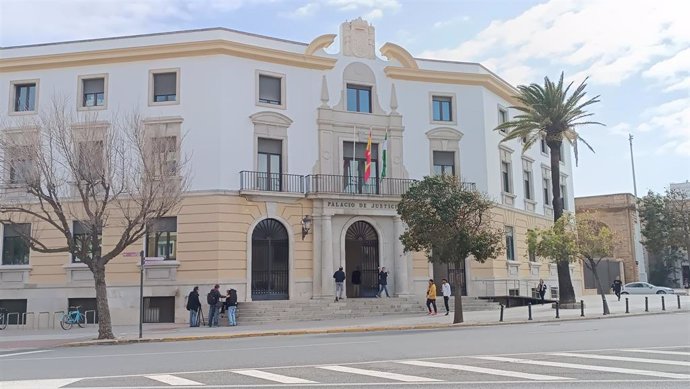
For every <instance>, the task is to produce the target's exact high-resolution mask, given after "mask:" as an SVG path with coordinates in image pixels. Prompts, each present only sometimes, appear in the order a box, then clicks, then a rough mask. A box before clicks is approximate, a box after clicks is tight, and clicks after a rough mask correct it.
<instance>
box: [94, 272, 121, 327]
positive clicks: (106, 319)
mask: <svg viewBox="0 0 690 389" xmlns="http://www.w3.org/2000/svg"><path fill="white" fill-rule="evenodd" d="M91 271H92V272H93V279H94V282H95V283H96V309H97V310H98V339H114V338H115V336H114V335H113V326H112V323H111V321H110V308H109V307H108V290H107V288H106V285H105V265H101V264H98V263H95V264H94V265H93V269H92V270H91Z"/></svg>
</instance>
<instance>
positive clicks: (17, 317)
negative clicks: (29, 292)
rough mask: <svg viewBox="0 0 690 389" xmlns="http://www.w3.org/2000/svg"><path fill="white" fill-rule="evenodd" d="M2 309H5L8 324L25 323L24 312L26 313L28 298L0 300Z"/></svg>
mask: <svg viewBox="0 0 690 389" xmlns="http://www.w3.org/2000/svg"><path fill="white" fill-rule="evenodd" d="M0 308H2V309H0V310H4V312H5V318H6V320H7V324H10V325H12V324H23V322H22V319H23V318H22V314H23V313H26V299H12V300H9V299H7V300H0Z"/></svg>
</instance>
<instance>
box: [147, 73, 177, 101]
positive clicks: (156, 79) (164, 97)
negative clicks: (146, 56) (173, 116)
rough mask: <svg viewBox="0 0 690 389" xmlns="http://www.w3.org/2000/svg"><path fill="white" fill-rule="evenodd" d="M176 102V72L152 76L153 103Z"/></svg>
mask: <svg viewBox="0 0 690 389" xmlns="http://www.w3.org/2000/svg"><path fill="white" fill-rule="evenodd" d="M166 101H177V72H169V73H154V74H153V102H154V103H162V102H166Z"/></svg>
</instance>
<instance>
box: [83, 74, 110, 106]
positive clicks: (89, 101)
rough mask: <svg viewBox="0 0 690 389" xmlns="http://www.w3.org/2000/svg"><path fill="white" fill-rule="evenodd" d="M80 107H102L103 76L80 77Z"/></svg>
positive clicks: (103, 99) (103, 102) (103, 94)
mask: <svg viewBox="0 0 690 389" xmlns="http://www.w3.org/2000/svg"><path fill="white" fill-rule="evenodd" d="M81 90H82V107H85V108H90V107H103V106H105V78H104V77H94V78H82V79H81Z"/></svg>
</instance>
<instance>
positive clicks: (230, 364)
mask: <svg viewBox="0 0 690 389" xmlns="http://www.w3.org/2000/svg"><path fill="white" fill-rule="evenodd" d="M0 366H2V369H0V388H2V389H22V388H41V389H57V388H100V389H105V388H109V389H112V388H128V389H129V388H170V387H179V388H196V387H203V388H240V387H270V388H283V387H309V386H313V387H342V388H347V387H358V388H375V387H413V388H417V387H420V388H421V387H434V388H435V387H440V388H458V387H471V388H492V389H498V388H544V389H546V388H561V387H562V388H572V387H575V388H583V389H584V388H586V389H592V388H687V387H688V385H690V312H684V313H679V314H674V315H647V316H637V317H617V318H612V319H609V320H584V321H562V322H549V323H546V322H536V323H535V322H533V323H526V324H516V325H510V326H490V327H488V326H487V327H451V328H445V329H435V330H423V331H385V332H373V333H339V334H324V335H304V336H290V337H256V338H244V339H227V340H204V341H198V342H167V343H147V344H129V345H110V346H105V345H97V346H92V347H77V348H74V347H71V348H56V349H42V350H33V351H27V352H23V353H10V354H4V355H0Z"/></svg>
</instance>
